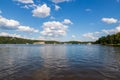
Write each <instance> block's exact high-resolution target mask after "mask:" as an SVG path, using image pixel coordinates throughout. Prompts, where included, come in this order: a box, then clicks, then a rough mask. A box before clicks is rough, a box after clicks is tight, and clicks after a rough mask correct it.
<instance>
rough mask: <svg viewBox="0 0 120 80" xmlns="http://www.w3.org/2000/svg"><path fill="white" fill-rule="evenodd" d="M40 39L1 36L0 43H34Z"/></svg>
mask: <svg viewBox="0 0 120 80" xmlns="http://www.w3.org/2000/svg"><path fill="white" fill-rule="evenodd" d="M37 41H38V40H29V39H23V38H16V37H4V36H1V37H0V44H27V43H29V44H33V43H34V42H37Z"/></svg>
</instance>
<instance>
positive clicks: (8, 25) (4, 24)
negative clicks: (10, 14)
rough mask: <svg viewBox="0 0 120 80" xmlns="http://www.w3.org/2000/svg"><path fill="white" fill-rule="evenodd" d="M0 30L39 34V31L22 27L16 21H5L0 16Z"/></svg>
mask: <svg viewBox="0 0 120 80" xmlns="http://www.w3.org/2000/svg"><path fill="white" fill-rule="evenodd" d="M0 29H4V30H6V29H7V30H18V31H25V32H39V30H37V29H34V28H32V27H29V26H23V25H21V24H20V22H18V21H16V20H13V19H7V18H4V17H2V16H0Z"/></svg>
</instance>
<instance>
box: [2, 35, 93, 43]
mask: <svg viewBox="0 0 120 80" xmlns="http://www.w3.org/2000/svg"><path fill="white" fill-rule="evenodd" d="M36 42H45V44H88V43H92V42H80V41H66V42H59V41H44V40H30V39H23V38H16V37H4V36H0V44H34V43H36Z"/></svg>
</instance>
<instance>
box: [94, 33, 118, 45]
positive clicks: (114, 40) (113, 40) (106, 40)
mask: <svg viewBox="0 0 120 80" xmlns="http://www.w3.org/2000/svg"><path fill="white" fill-rule="evenodd" d="M95 43H97V44H104V45H107V44H110V45H120V32H119V33H116V34H112V35H107V36H103V37H101V38H99V39H98V40H97V41H96V42H95Z"/></svg>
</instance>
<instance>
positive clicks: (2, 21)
mask: <svg viewBox="0 0 120 80" xmlns="http://www.w3.org/2000/svg"><path fill="white" fill-rule="evenodd" d="M19 25H20V23H19V22H18V21H16V20H13V19H6V18H4V17H2V16H0V28H4V29H16V28H17V26H19Z"/></svg>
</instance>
